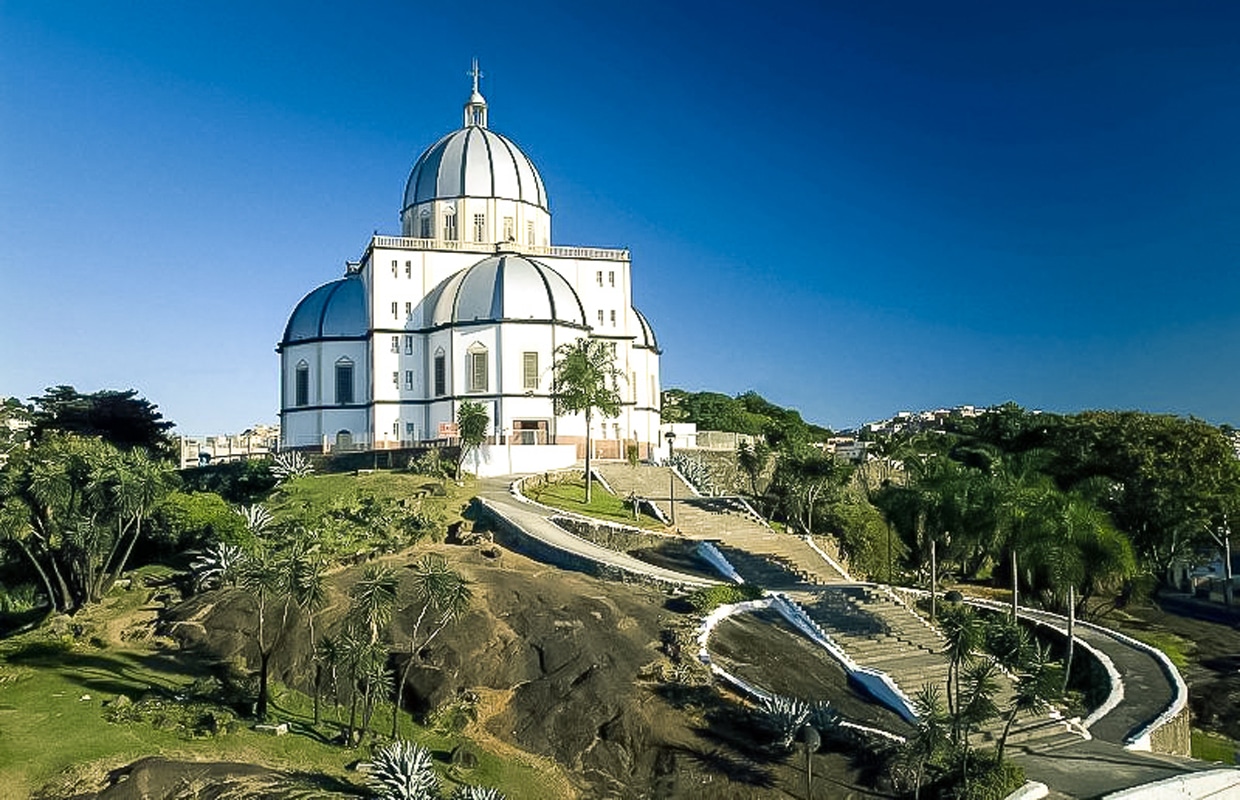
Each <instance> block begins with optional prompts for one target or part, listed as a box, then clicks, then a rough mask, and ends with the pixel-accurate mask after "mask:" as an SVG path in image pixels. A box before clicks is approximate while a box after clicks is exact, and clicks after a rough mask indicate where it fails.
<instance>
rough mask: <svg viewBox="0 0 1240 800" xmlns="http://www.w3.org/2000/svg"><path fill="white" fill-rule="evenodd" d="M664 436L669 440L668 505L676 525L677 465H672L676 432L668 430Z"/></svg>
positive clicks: (673, 524) (674, 525)
mask: <svg viewBox="0 0 1240 800" xmlns="http://www.w3.org/2000/svg"><path fill="white" fill-rule="evenodd" d="M663 438H664V439H666V440H667V476H668V494H667V498H668V499H667V507H668V509H669V510H670V511H671V515H672V527H676V467H674V466H673V465H672V453H673V452H674V451H675V448H676V432H675V431H668V432H667V433H665V434H663Z"/></svg>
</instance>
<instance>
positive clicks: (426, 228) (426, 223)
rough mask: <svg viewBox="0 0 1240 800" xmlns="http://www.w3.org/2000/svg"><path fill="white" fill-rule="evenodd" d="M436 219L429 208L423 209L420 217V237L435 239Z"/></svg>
mask: <svg viewBox="0 0 1240 800" xmlns="http://www.w3.org/2000/svg"><path fill="white" fill-rule="evenodd" d="M433 220H434V217H432V216H431V210H430V209H429V208H424V209H422V213H421V214H420V215H419V216H418V236H420V237H421V238H423V239H434V238H435V223H434V222H433Z"/></svg>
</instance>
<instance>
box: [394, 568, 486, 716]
mask: <svg viewBox="0 0 1240 800" xmlns="http://www.w3.org/2000/svg"><path fill="white" fill-rule="evenodd" d="M413 594H414V600H415V602H417V603H420V604H421V606H422V609H421V610H420V611H419V612H418V616H417V619H416V620H415V621H414V623H413V631H412V632H411V633H410V634H409V658H408V659H406V661H405V668H404V669H403V670H401V674H400V679H399V680H398V681H397V683H396V696H395V698H394V699H393V703H392V738H393V739H395V738H396V733H397V716H398V714H399V713H400V709H401V706H402V704H403V700H404V694H405V682H406V681H408V679H409V671H410V670H411V669H413V664H414V660H415V659H416V658H417V654H418V653H419V652H420V651H421V650H423V649H424V648H425V647H426V646H427V645H429V644H430V643H431V642H432V641H433V640H434V639H435V637H436V636H438V635H439V633H440V632H441V631H442V630H443V629H444V628H446V627H447V626H448V625H450V624H452V623H453V622H455V621H456V620H457V619H458V618H460V617H461V615H463V614H464V613H465V612H466V611H467V610H468V609H469V602H470V600H471V599H472V598H473V592H472V591H471V590H470V588H469V582H468V581H466V580H465V578H464V577H463V576H462V575H461V574H460V573H459V572H457V571H456V570H454V569H452V568H451V566H449V564H448V560H447V559H446V558H444V557H443V556H441V555H437V554H434V553H431V554H427V555H425V556H423V557H422V558H420V559H419V560H418V561H417V563H415V564H414V565H413ZM424 622H427V623H429V625H430V628H429V629H428V630H427V632H426V637H425V638H422V634H421V631H422V625H423V623H424Z"/></svg>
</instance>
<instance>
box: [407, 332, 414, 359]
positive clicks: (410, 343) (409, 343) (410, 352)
mask: <svg viewBox="0 0 1240 800" xmlns="http://www.w3.org/2000/svg"><path fill="white" fill-rule="evenodd" d="M405 355H407V356H411V355H413V337H412V336H406V337H405Z"/></svg>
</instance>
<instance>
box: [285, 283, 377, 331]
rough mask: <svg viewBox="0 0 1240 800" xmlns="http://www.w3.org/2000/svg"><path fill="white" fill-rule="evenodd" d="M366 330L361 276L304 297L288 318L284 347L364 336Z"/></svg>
mask: <svg viewBox="0 0 1240 800" xmlns="http://www.w3.org/2000/svg"><path fill="white" fill-rule="evenodd" d="M367 328H368V325H367V314H366V290H365V288H364V287H363V286H362V279H361V278H360V277H359V276H357V275H349V276H347V277H344V278H341V279H340V280H336V281H332V282H331V283H325V284H323V285H322V286H320V287H319V288H317V289H315V290H314V291H313V292H311V293H310V294H308V295H306V296H305V297H303V298H302V300H301V302H300V303H298V304H297V307H296V308H295V309H293V314H292V316H290V317H289V318H288V325H287V326H286V327H285V328H284V339H283V340H282V342H281V344H293V343H296V342H304V341H311V340H314V339H343V338H356V337H364V336H366V334H367Z"/></svg>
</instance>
